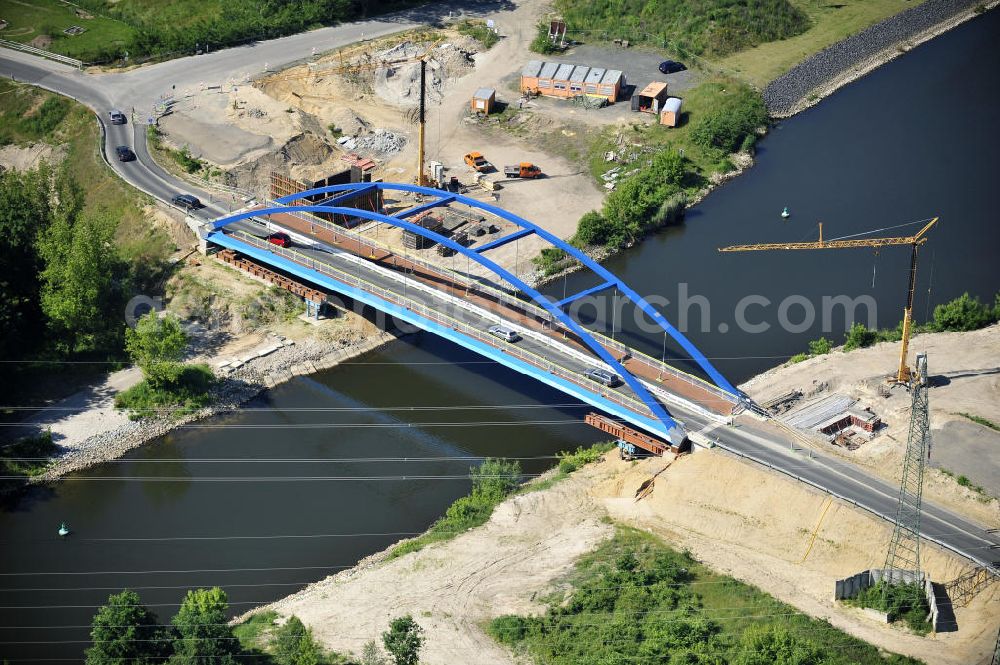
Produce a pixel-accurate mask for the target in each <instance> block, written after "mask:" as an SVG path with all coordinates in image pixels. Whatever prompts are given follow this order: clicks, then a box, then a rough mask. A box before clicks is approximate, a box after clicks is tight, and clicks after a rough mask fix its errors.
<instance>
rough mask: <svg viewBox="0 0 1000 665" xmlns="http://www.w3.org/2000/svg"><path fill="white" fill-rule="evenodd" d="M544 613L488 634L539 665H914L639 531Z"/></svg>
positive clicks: (621, 538)
mask: <svg viewBox="0 0 1000 665" xmlns="http://www.w3.org/2000/svg"><path fill="white" fill-rule="evenodd" d="M565 581H566V582H567V583H568V585H569V586H570V587H571V588H570V590H569V591H567V592H565V593H564V592H561V591H560V592H557V593H554V594H553V595H552V596H551V597H549V598H546V599H543V602H547V604H548V606H549V609H548V611H547V612H545V613H544V614H543V615H541V616H533V617H515V616H510V615H508V616H502V617H498V618H497V619H494V620H493V621H492V622H491V624H490V625H489V631H490V633H491V634H492V635H493V636H494V637H495V638H496V639H497V640H498V641H500V642H501V643H504V644H507V645H508V646H510V647H512V648H513V650H514V651H515V653H519V654H523V655H525V656H528V659H531V660H533V661H534V662H544V663H549V664H550V665H564V664H565V665H569V664H570V663H577V662H594V663H631V662H640V663H646V662H648V663H667V662H669V663H722V662H728V663H741V664H742V663H803V664H809V665H848V664H850V665H856V664H859V665H869V664H870V665H886V664H887V663H893V664H895V665H903V664H904V663H916V662H917V661H914V660H912V659H909V658H905V657H902V656H898V655H889V654H886V655H885V656H883V654H882V653H881V652H880V650H879V649H878V648H876V647H874V646H872V645H870V644H868V643H866V642H863V641H861V640H859V639H856V638H854V637H851V636H850V635H848V634H846V633H844V632H843V631H840V630H838V629H837V628H834V627H833V626H831V625H830V624H829V623H827V622H825V621H821V620H817V619H813V618H811V617H809V616H806V615H805V614H803V613H801V612H798V611H796V610H795V608H793V607H791V606H789V605H786V604H785V603H782V602H780V601H779V600H777V599H775V598H774V597H772V596H770V595H769V594H767V593H764V592H763V591H761V590H760V589H757V588H756V587H752V586H749V585H747V584H743V583H742V582H740V581H738V580H735V579H733V578H731V577H728V576H725V575H721V574H719V573H716V572H714V571H712V570H711V569H709V568H707V567H705V566H703V565H701V564H700V563H698V562H697V561H695V560H694V559H692V558H691V557H690V556H689V555H687V554H686V553H681V552H677V551H676V550H673V549H671V548H670V547H668V546H667V545H666V544H665V543H664V542H663V541H661V540H660V539H659V538H657V537H656V536H653V535H651V534H648V533H644V532H642V531H638V530H636V529H632V528H629V527H624V526H618V527H617V528H616V533H615V536H614V538H612V539H611V540H609V541H607V542H605V543H604V544H602V545H601V546H600V547H598V548H597V550H596V551H594V552H592V553H591V554H588V555H586V556H584V557H582V558H581V559H580V561H579V562H578V563H577V565H576V566H575V568H574V570H573V571H572V572H571V573H570V574H569V576H568V577H567V579H566V580H565Z"/></svg>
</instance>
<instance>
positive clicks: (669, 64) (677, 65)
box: [660, 60, 687, 74]
mask: <svg viewBox="0 0 1000 665" xmlns="http://www.w3.org/2000/svg"><path fill="white" fill-rule="evenodd" d="M685 69H687V67H685V66H684V63H681V62H677V61H676V60H664V61H663V62H661V63H660V73H661V74H676V73H677V72H683V71H684V70H685Z"/></svg>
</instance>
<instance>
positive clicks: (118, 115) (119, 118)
mask: <svg viewBox="0 0 1000 665" xmlns="http://www.w3.org/2000/svg"><path fill="white" fill-rule="evenodd" d="M108 118H109V119H110V120H111V124H112V125H124V124H125V123H126V122H128V120H126V119H125V114H124V113H122V112H121V111H119V110H118V109H111V110H110V111H108Z"/></svg>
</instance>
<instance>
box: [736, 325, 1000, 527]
mask: <svg viewBox="0 0 1000 665" xmlns="http://www.w3.org/2000/svg"><path fill="white" fill-rule="evenodd" d="M919 351H926V352H927V364H928V371H929V374H930V376H931V377H932V387H931V389H930V391H929V400H930V408H931V428H932V436H933V439H932V441H933V443H932V449H931V465H932V466H939V465H940V466H943V467H944V468H946V469H948V470H950V471H953V472H955V474H956V475H957V474H962V473H966V474H968V473H970V472H972V470H973V469H975V472H974V473H973V475H974V476H975V477H977V478H980V480H979V483H980V484H982V485H983V488H984V490H985V491H986V492H987V493H988V494H989V495H991V496H992V497H997V496H1000V483H998V482H996V479H997V478H1000V467H998V466H997V464H998V462H1000V460H998V454H997V452H998V450H997V448H996V447H994V448H993V450H992V452H990V453H989V454H984V452H985V451H984V449H983V447H984V446H988V445H990V442H992V443H993V444H994V445H995V446H996V445H1000V436H997V433H996V432H993V431H991V430H988V429H987V428H985V427H982V426H978V425H976V426H975V427H974V428H972V429H971V430H970V429H963V430H962V431H963V432H965V433H971V434H972V435H971V436H957V437H953V436H934V435H935V434H940V433H942V432H944V431H948V432H951V431H952V430H951V428H952V427H955V425H958V426H964V424H965V423H970V421H969V420H967V419H966V418H965V417H963V416H960V415H958V414H959V413H963V412H964V413H970V414H974V415H977V416H980V417H982V418H986V419H988V420H990V421H992V422H995V423H996V422H1000V325H993V326H991V327H989V328H984V329H982V330H977V331H973V332H966V333H933V334H923V335H917V336H916V337H914V338H913V339H912V340H911V341H910V354H911V356H910V358H911V361H912V358H913V354H915V353H916V352H919ZM898 358H899V343H898V342H885V343H881V344H876V345H875V346H872V347H869V348H867V349H859V350H855V351H852V352H850V353H842V352H840V351H839V350H835V351H833V352H832V353H830V354H827V355H825V356H819V357H816V358H812V359H810V360H806V361H803V362H801V363H798V364H795V365H787V366H783V367H778V368H776V369H773V370H770V371H768V372H765V373H764V374H761V375H759V376H757V377H754V378H753V379H751V380H750V381H748V382H747V383H746V384H744V385H743V386H741V388H742V389H743V390H745V391H746V392H747V393H748V394H749V395H750V396H751V397H753V398H754V400H756V401H758V402H762V401H765V400H767V399H770V398H772V397H775V396H778V395H782V394H784V393H787V392H788V391H790V390H793V389H797V390H801V391H802V392H804V393H805V394H807V395H808V394H809V393H811V392H813V391H816V390H817V388H819V387H820V384H821V383H822V384H825V385H823V386H822V388H823V390H822V391H821V392H820V393H818V394H820V395H826V394H831V393H840V394H845V395H850V396H853V397H855V398H858V399H859V400H860V404H859V405H863V406H871V408H872V410H873V411H874V412H875V413H877V414H878V415H880V416H881V417H882V420H883V421H884V422H885V423H886V424H887V425H888V428H887V429H886V430H885V431H883V433H882V434H880V435H879V436H877V437H876V438H875V439H873V440H872V441H870V442H868V443H866V444H864V445H863V446H861V447H860V448H858V449H857V450H855V451H853V452H851V451H847V450H846V449H843V448H840V447H836V446H832V445H829V444H826V443H820V444H819V445H821V446H823V447H824V449H825V450H828V451H829V452H833V453H836V454H838V455H840V456H841V457H844V458H846V459H850V460H851V461H853V462H855V463H856V464H859V465H861V466H863V467H865V468H866V469H868V470H869V471H870V472H872V473H874V474H876V475H879V476H882V477H883V478H887V479H891V480H893V481H898V477H899V474H900V472H901V469H902V459H903V457H902V456H903V453H904V451H905V447H906V440H907V434H908V431H909V412H910V395H909V393H907V392H906V391H905V390H903V389H901V388H893V389H892V391H891V393H890V395H889V397H880V396H879V395H878V388H879V387H880V386H881V385H883V382H884V379H885V376H886V375H888V374H889V373H890V372H894V371H895V367H896V365H897V363H898ZM941 368H948V369H947V370H945V371H942V370H941ZM952 422H955V425H950V424H949V423H952ZM946 427H947V428H949V429H948V430H945V428H946ZM817 441H819V439H817ZM942 451H944V452H942ZM939 453H940V454H941V456H942V457H941V458H942V459H946V460H947V462H946V463H945V462H941V463H940V464H939V462H938V455H939ZM970 477H972V476H970ZM990 479H993V482H992V483H991V482H990ZM924 494H925V496H927V497H928V498H929V499H931V500H932V501H934V502H935V503H938V504H940V505H943V506H946V507H949V508H951V509H953V510H955V511H957V512H959V513H962V514H964V515H967V516H969V517H972V518H974V519H977V520H979V521H980V522H982V523H984V524H986V525H988V526H997V525H1000V502H998V501H997V500H996V498H994V499H992V500H989V501H987V500H985V497H983V496H982V495H981V494H979V493H977V492H974V491H973V490H971V489H967V488H963V487H960V486H959V485H958V484H957V483H956V481H955V479H954V478H950V477H948V476H946V475H945V474H943V473H941V472H940V471H938V470H934V469H932V470H930V471H929V472H928V474H927V478H926V484H925V487H924Z"/></svg>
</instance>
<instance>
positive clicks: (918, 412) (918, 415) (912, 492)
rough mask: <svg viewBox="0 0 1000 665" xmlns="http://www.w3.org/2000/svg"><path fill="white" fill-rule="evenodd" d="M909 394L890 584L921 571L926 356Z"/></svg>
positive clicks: (927, 439) (927, 444) (927, 443)
mask: <svg viewBox="0 0 1000 665" xmlns="http://www.w3.org/2000/svg"><path fill="white" fill-rule="evenodd" d="M910 391H911V394H912V405H911V408H910V434H909V437H908V438H907V440H906V456H905V457H904V458H903V478H902V480H901V481H900V484H899V504H898V506H897V507H896V524H895V528H894V529H893V532H892V540H891V541H890V542H889V553H888V555H887V556H886V558H885V569H886V575H887V581H888V582H889V583H890V584H892V583H893V582H896V581H900V582H901V581H904V580H902V579H898V580H897V579H895V578H896V575H895V574H894V573H896V571H904V570H905V571H913V572H914V573H919V572H920V501H921V497H922V496H923V488H924V467H925V466H926V464H927V458H928V457H929V456H930V449H931V427H930V414H929V412H928V403H927V354H926V353H920V354H917V371H916V373H915V375H914V376H913V377H911V380H910ZM900 577H902V576H900ZM907 581H908V580H907Z"/></svg>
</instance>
